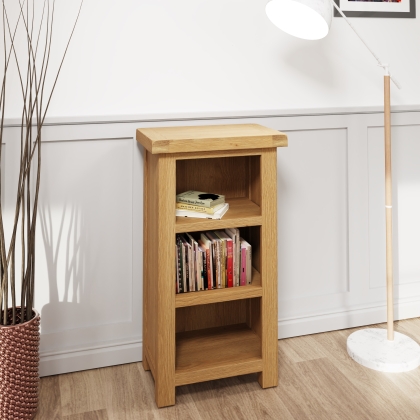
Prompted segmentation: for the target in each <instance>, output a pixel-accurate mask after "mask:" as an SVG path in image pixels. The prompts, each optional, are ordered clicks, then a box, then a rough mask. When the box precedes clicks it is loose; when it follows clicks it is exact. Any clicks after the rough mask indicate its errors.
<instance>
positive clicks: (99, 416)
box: [63, 410, 109, 420]
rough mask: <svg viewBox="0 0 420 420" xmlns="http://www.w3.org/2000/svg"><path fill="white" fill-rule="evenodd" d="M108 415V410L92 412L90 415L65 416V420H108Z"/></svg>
mask: <svg viewBox="0 0 420 420" xmlns="http://www.w3.org/2000/svg"><path fill="white" fill-rule="evenodd" d="M108 419H109V417H108V413H107V411H106V410H99V411H90V412H88V413H82V414H75V415H72V416H65V417H63V420H108Z"/></svg>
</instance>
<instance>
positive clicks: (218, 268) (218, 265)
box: [205, 231, 223, 289]
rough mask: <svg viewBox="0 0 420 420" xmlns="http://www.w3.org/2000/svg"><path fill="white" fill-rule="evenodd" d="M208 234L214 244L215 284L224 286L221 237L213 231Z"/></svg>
mask: <svg viewBox="0 0 420 420" xmlns="http://www.w3.org/2000/svg"><path fill="white" fill-rule="evenodd" d="M205 234H206V236H207V237H208V238H209V239H210V240H211V241H212V245H213V270H214V276H215V286H216V288H217V289H221V288H222V287H223V282H222V250H221V243H222V241H221V240H220V238H219V237H218V236H217V235H216V234H215V233H214V232H212V231H208V232H205Z"/></svg>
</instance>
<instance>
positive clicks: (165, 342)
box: [149, 155, 175, 407]
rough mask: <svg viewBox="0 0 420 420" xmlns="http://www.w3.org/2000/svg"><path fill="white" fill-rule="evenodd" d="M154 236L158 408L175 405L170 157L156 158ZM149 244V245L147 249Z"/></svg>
mask: <svg viewBox="0 0 420 420" xmlns="http://www.w3.org/2000/svg"><path fill="white" fill-rule="evenodd" d="M157 166H158V174H157V180H158V188H157V190H155V191H154V193H155V194H156V195H157V196H158V205H157V207H156V208H155V211H156V210H157V213H156V217H157V220H156V221H155V224H156V225H157V226H158V232H157V236H156V237H155V238H153V239H152V238H150V239H151V240H153V249H154V252H155V253H156V256H157V258H156V262H157V276H156V277H155V278H153V279H149V282H151V283H152V282H154V283H155V284H156V290H157V299H156V301H155V302H154V304H155V305H156V311H157V329H156V330H155V331H154V332H153V333H154V334H155V335H156V343H157V353H156V360H155V366H156V368H157V369H156V374H155V375H154V379H155V392H156V403H157V405H158V407H165V406H168V405H173V404H175V286H174V281H173V279H174V270H175V268H174V261H175V250H174V245H173V244H174V241H175V218H174V202H175V159H174V158H173V156H171V155H159V159H158V162H157ZM150 246H151V242H149V247H150Z"/></svg>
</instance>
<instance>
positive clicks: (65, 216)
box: [38, 203, 89, 333]
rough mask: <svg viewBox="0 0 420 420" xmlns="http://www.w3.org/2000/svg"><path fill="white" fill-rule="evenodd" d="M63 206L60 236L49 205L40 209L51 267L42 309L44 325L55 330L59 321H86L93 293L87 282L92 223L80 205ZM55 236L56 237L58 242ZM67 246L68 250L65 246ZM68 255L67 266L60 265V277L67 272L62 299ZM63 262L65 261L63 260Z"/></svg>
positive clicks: (49, 329)
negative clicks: (60, 285) (61, 282)
mask: <svg viewBox="0 0 420 420" xmlns="http://www.w3.org/2000/svg"><path fill="white" fill-rule="evenodd" d="M67 206H68V204H67V203H65V204H64V206H63V210H62V216H61V221H60V225H59V231H58V236H56V235H55V232H54V228H53V216H52V212H51V208H50V206H49V205H47V206H43V207H41V206H40V208H39V209H38V215H39V224H40V228H41V232H42V239H43V242H44V248H45V258H46V262H47V270H48V286H49V303H47V304H46V305H44V306H43V308H42V311H41V319H42V329H43V330H44V331H46V332H47V333H48V332H53V331H54V330H56V329H57V325H60V324H61V325H63V324H65V325H67V326H69V323H70V324H72V325H73V326H74V327H76V326H79V325H83V324H84V321H85V317H86V313H87V311H88V308H85V306H88V305H86V303H85V301H86V300H87V299H86V297H87V296H88V295H89V293H88V292H89V291H88V290H87V289H88V287H89V286H88V282H86V251H87V250H88V249H89V246H88V243H87V242H88V231H87V229H88V227H87V223H86V220H85V218H84V217H83V212H82V211H81V209H80V207H79V206H77V205H75V204H72V206H71V208H70V209H67ZM54 237H56V238H57V239H56V241H55V243H54ZM62 247H65V250H62V249H61V248H62ZM60 254H61V261H63V258H62V256H63V255H65V258H64V263H65V266H64V269H63V267H60V277H61V278H62V276H63V274H64V294H63V299H62V301H60V299H59V295H60V294H62V293H59V290H58V278H59V276H58V272H59V269H58V266H59V256H60ZM61 264H62V262H61Z"/></svg>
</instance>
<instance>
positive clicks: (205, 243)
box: [198, 233, 213, 290]
mask: <svg viewBox="0 0 420 420" xmlns="http://www.w3.org/2000/svg"><path fill="white" fill-rule="evenodd" d="M200 238H201V239H200V240H199V241H198V244H199V245H200V246H201V248H203V250H204V251H205V266H206V276H205V278H204V279H205V280H204V282H205V283H204V286H206V282H207V289H208V290H211V289H213V261H212V252H211V241H210V239H209V238H207V236H206V235H205V234H204V233H201V235H200Z"/></svg>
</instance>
